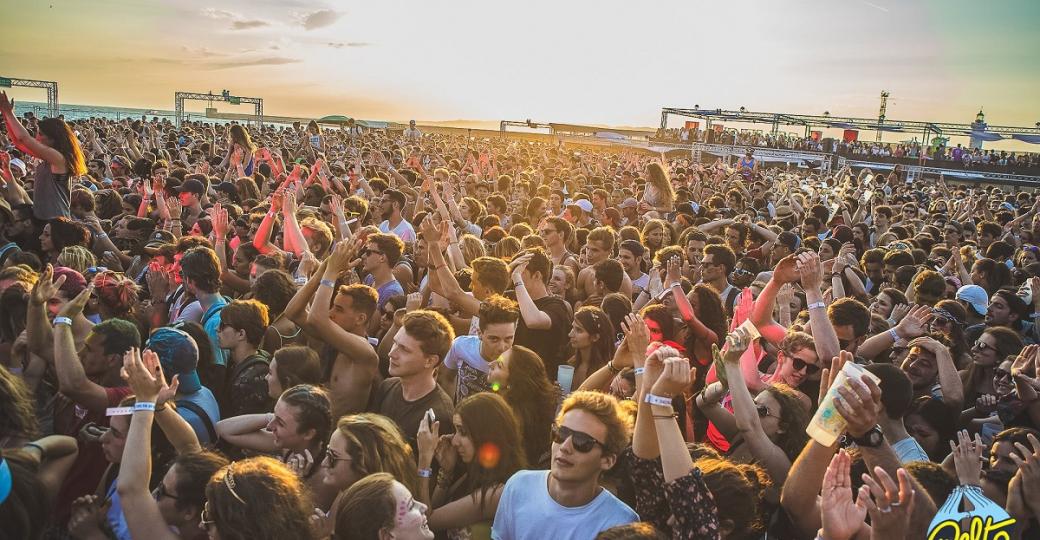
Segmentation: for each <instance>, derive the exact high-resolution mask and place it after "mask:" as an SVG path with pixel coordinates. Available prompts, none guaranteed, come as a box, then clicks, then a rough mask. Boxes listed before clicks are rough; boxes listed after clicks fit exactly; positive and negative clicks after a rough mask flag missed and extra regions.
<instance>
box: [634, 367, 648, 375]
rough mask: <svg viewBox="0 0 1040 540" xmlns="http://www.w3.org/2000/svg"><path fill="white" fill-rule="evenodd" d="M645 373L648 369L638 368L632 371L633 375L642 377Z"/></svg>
mask: <svg viewBox="0 0 1040 540" xmlns="http://www.w3.org/2000/svg"><path fill="white" fill-rule="evenodd" d="M645 372H646V368H645V367H637V368H635V369H633V370H632V373H635V374H636V375H642V374H643V373H645Z"/></svg>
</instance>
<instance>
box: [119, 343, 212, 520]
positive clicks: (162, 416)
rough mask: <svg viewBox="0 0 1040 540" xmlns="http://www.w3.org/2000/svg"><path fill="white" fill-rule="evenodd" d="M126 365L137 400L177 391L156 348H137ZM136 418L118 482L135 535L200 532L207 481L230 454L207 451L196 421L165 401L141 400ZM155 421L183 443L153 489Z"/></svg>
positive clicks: (126, 361)
mask: <svg viewBox="0 0 1040 540" xmlns="http://www.w3.org/2000/svg"><path fill="white" fill-rule="evenodd" d="M123 366H124V368H125V371H126V375H127V381H128V382H129V384H130V388H131V390H133V392H134V394H135V395H136V401H135V403H140V404H146V403H151V404H153V405H154V404H155V403H156V402H158V401H161V400H162V399H163V398H162V397H161V396H164V395H165V396H166V397H169V396H170V395H172V394H171V393H170V392H171V389H170V388H169V387H168V386H167V384H166V379H165V377H163V375H162V368H161V365H160V364H159V361H158V358H157V357H156V356H155V355H154V354H153V353H151V352H149V351H145V352H144V354H143V355H140V354H138V353H137V351H131V352H130V353H128V354H127V355H126V356H125V357H124V361H123ZM156 368H158V371H156ZM160 408H161V409H160ZM122 418H126V417H122ZM131 418H132V420H131V421H130V423H129V424H130V427H129V431H128V432H127V434H126V441H125V448H127V449H129V450H130V451H129V452H123V456H122V460H121V463H120V467H119V479H118V480H117V488H116V489H117V493H118V495H119V502H120V504H121V506H122V511H123V514H124V516H125V519H126V524H127V527H128V530H129V534H130V536H131V537H133V538H148V539H150V540H192V539H195V538H198V536H199V527H200V522H201V520H202V511H203V508H204V507H205V503H206V496H205V490H206V483H207V482H209V480H210V478H212V477H213V474H214V473H216V472H217V471H218V470H219V469H220V468H222V467H224V466H226V465H227V464H228V461H227V459H226V458H224V457H223V456H221V455H219V454H215V453H213V452H203V451H201V448H200V447H199V442H198V439H196V438H195V433H194V432H193V431H192V429H191V426H190V425H188V423H187V422H185V421H184V420H183V419H182V418H181V417H180V416H179V415H178V414H177V413H176V412H175V411H174V410H173V409H172V408H168V407H165V406H163V405H160V406H159V408H156V410H155V411H153V410H151V408H150V407H141V408H138V407H136V406H135V407H134V411H133V413H132V416H131ZM153 421H157V422H158V423H159V427H160V428H162V429H163V431H164V433H166V436H167V437H168V438H169V439H170V440H171V441H173V442H174V443H175V445H176V446H177V447H178V456H177V457H176V458H174V460H173V464H172V465H171V466H170V468H169V469H168V470H167V471H166V474H165V475H163V477H162V479H161V480H160V481H159V484H158V485H157V486H156V487H155V489H154V490H151V491H150V490H149V489H148V485H149V480H150V479H151V476H152V451H153V448H152V423H153ZM174 531H176V532H174Z"/></svg>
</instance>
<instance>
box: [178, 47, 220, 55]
mask: <svg viewBox="0 0 1040 540" xmlns="http://www.w3.org/2000/svg"><path fill="white" fill-rule="evenodd" d="M181 51H183V52H185V53H187V54H188V55H189V56H192V57H201V58H211V57H214V56H227V53H225V52H220V51H214V50H213V49H210V48H208V47H189V46H187V45H182V46H181Z"/></svg>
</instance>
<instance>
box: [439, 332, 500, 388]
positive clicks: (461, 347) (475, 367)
mask: <svg viewBox="0 0 1040 540" xmlns="http://www.w3.org/2000/svg"><path fill="white" fill-rule="evenodd" d="M444 366H445V367H447V368H448V369H454V370H458V372H459V374H458V378H457V379H456V384H455V395H454V396H453V397H454V399H455V403H458V402H459V401H461V400H462V399H465V398H466V397H468V396H470V395H473V394H477V393H480V392H486V391H488V390H490V389H491V387H490V386H489V385H488V380H487V374H488V371H489V370H490V369H491V367H490V366H489V365H488V363H487V361H485V360H484V357H483V356H481V355H480V338H479V337H477V336H459V337H457V338H455V341H454V342H452V344H451V349H450V350H448V355H447V356H445V357H444Z"/></svg>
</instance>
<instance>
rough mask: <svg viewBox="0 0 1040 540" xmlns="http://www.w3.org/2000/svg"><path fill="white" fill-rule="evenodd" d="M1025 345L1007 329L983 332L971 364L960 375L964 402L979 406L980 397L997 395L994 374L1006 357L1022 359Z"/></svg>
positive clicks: (1002, 327)
mask: <svg viewBox="0 0 1040 540" xmlns="http://www.w3.org/2000/svg"><path fill="white" fill-rule="evenodd" d="M1022 346H1023V343H1022V338H1021V336H1019V335H1018V332H1016V331H1014V330H1012V329H1010V328H1008V327H1006V326H993V327H990V328H987V329H986V330H985V331H984V332H982V335H981V336H979V339H978V340H976V341H975V346H974V347H972V349H971V360H972V361H971V365H970V366H968V369H965V370H962V371H961V372H960V375H961V381H962V382H963V383H964V403H965V404H971V403H975V402H976V400H977V399H978V398H979V397H980V396H984V395H986V394H994V393H995V392H996V390H995V389H994V388H993V373H994V371H995V370H996V369H997V366H998V365H1000V362H1001V361H1003V360H1004V359H1005V358H1007V357H1009V356H1018V353H1019V352H1020V351H1021V350H1022Z"/></svg>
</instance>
